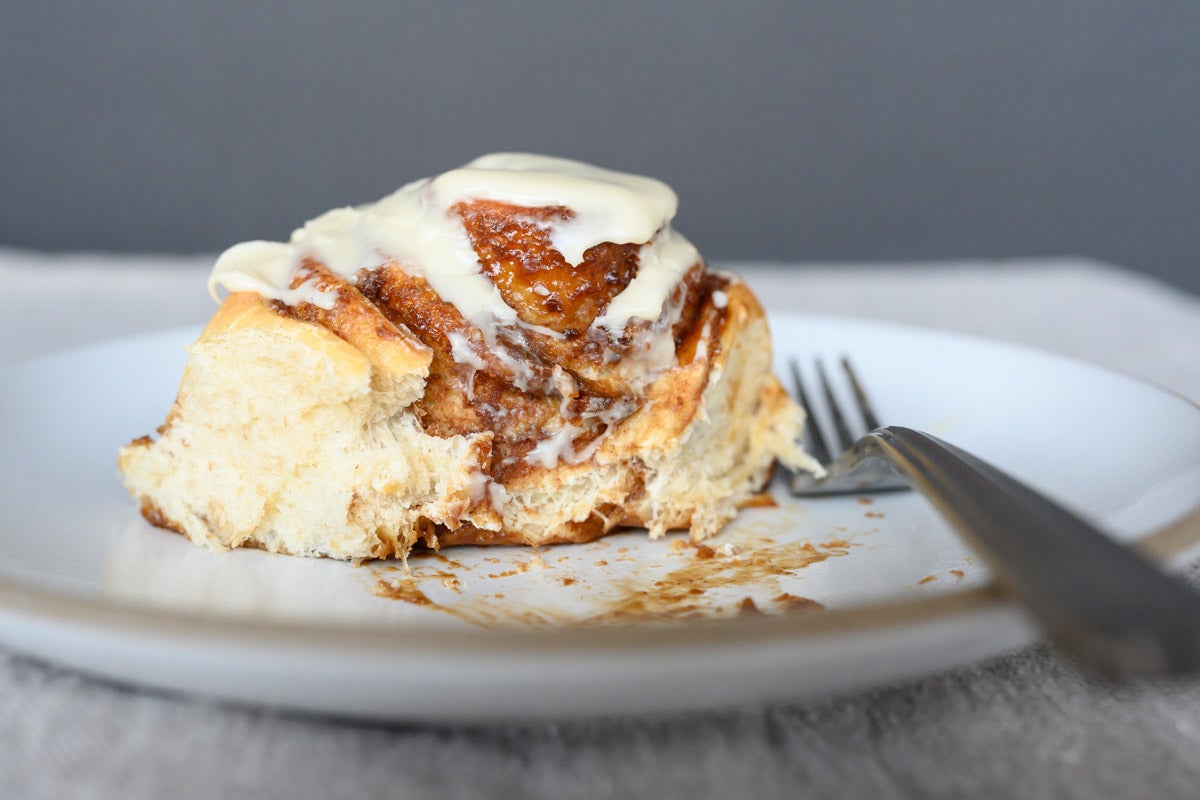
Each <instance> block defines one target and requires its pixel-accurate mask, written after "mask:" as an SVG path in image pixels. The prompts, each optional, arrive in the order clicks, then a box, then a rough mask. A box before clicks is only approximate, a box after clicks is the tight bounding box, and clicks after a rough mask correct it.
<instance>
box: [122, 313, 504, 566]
mask: <svg viewBox="0 0 1200 800" xmlns="http://www.w3.org/2000/svg"><path fill="white" fill-rule="evenodd" d="M417 345H419V343H417ZM413 349H414V350H415V348H413ZM373 355H375V356H376V358H375V359H374V363H373V359H372V358H369V357H368V356H367V355H366V354H364V352H363V351H362V350H360V349H358V348H356V347H354V346H353V345H351V344H349V343H348V342H346V341H345V340H343V339H341V338H339V337H338V336H336V335H334V334H333V333H330V332H329V331H328V330H326V329H325V328H322V327H320V326H319V325H316V324H313V323H309V322H303V321H299V320H295V319H291V318H288V317H285V316H282V315H280V314H279V313H277V312H276V311H275V310H274V309H273V308H271V307H270V306H268V305H266V304H265V303H264V302H263V301H262V300H261V299H259V298H258V297H257V296H256V295H252V294H235V295H232V296H231V297H230V298H229V299H228V300H227V301H226V302H225V304H224V305H223V306H222V308H221V310H220V311H219V312H218V314H217V315H216V316H215V317H214V319H213V321H212V322H211V323H210V324H209V326H208V327H207V328H206V329H205V331H204V333H203V334H202V335H201V337H200V339H199V340H198V341H197V342H196V343H195V344H194V345H192V347H191V349H190V353H189V358H188V365H187V369H186V371H185V374H184V377H183V381H182V383H181V385H180V388H179V395H178V398H177V400H176V402H175V405H174V407H173V408H172V410H171V412H170V415H169V416H168V418H167V422H166V424H165V425H164V426H163V428H161V429H160V435H159V438H158V439H157V440H156V441H154V442H150V441H149V440H148V439H140V440H137V441H135V442H133V443H131V444H130V445H128V446H127V447H125V448H124V449H123V450H122V451H121V455H120V460H119V465H120V468H121V470H122V472H124V473H125V476H126V484H127V486H128V487H129V489H130V492H131V493H132V494H134V495H135V496H136V497H137V498H139V500H140V501H141V502H142V507H143V512H144V513H146V515H147V517H148V518H150V519H151V520H152V521H155V522H157V523H159V524H163V525H165V526H166V527H171V528H173V529H175V530H178V531H180V532H182V533H184V534H185V535H187V536H188V538H190V539H192V540H193V541H195V542H197V543H200V544H205V545H208V546H209V547H211V548H213V549H216V550H224V549H227V548H231V547H239V546H246V545H254V546H259V547H262V548H265V549H267V550H271V551H276V552H284V553H292V554H295V555H307V556H331V557H334V558H360V557H379V556H387V555H391V554H404V553H407V552H408V550H409V549H410V548H411V547H412V545H413V543H414V542H415V540H416V538H417V536H418V535H419V533H420V531H421V530H422V529H427V528H429V527H430V526H431V524H437V523H446V524H460V523H461V522H462V521H473V522H474V523H475V524H479V525H485V526H486V525H493V526H494V525H496V520H497V516H496V514H495V512H493V511H492V510H491V509H490V508H489V507H486V506H481V505H480V504H479V502H478V501H479V500H480V498H481V495H480V492H481V481H480V471H481V470H482V469H485V465H484V464H483V463H482V462H481V454H485V453H486V451H487V441H486V440H487V439H488V438H489V437H490V434H480V435H477V436H473V437H455V438H453V439H439V438H437V437H434V436H429V435H427V434H425V433H424V432H423V431H422V430H421V427H420V426H419V425H418V424H417V421H416V419H415V417H414V416H413V415H412V414H411V413H407V412H405V411H404V409H405V408H407V407H408V406H409V405H410V404H411V403H412V401H413V400H414V399H415V398H416V397H417V396H419V393H420V387H421V386H422V384H423V375H422V371H423V368H421V367H420V364H421V359H414V360H412V361H411V362H410V363H409V366H410V367H411V368H412V369H410V370H409V371H408V372H406V373H403V374H399V375H397V374H394V373H392V372H390V371H388V370H387V369H385V368H384V365H394V363H395V362H397V361H398V360H399V358H398V356H397V354H396V353H394V352H393V353H390V354H389V353H382V352H380V353H374V354H373ZM389 355H390V356H391V357H390V358H389V357H388V356H389ZM424 363H426V364H427V363H428V359H427V358H426V359H425V360H424Z"/></svg>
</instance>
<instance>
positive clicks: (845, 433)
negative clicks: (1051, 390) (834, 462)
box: [816, 358, 854, 453]
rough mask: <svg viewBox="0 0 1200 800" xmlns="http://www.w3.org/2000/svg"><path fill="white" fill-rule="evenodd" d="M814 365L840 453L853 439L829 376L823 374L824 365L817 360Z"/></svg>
mask: <svg viewBox="0 0 1200 800" xmlns="http://www.w3.org/2000/svg"><path fill="white" fill-rule="evenodd" d="M816 365H817V375H818V376H819V377H820V379H821V388H822V389H823V390H824V392H825V402H827V403H828V404H829V416H830V417H831V418H832V419H833V425H834V427H835V428H836V429H837V435H838V438H839V440H840V441H839V442H838V445H837V450H838V452H839V453H840V452H842V451H843V450H845V449H846V448H847V447H849V446H850V445H851V444H852V443H853V442H854V437H853V436H852V435H851V434H850V427H849V426H848V425H847V424H846V416H845V415H844V414H843V413H842V408H841V405H840V404H839V403H838V401H837V398H836V397H834V395H833V386H832V385H830V383H829V376H828V375H826V374H825V364H824V363H823V362H822V361H821V359H819V358H818V359H816Z"/></svg>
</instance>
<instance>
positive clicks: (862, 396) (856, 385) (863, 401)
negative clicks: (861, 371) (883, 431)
mask: <svg viewBox="0 0 1200 800" xmlns="http://www.w3.org/2000/svg"><path fill="white" fill-rule="evenodd" d="M842 369H843V370H845V372H846V377H847V378H849V380H850V388H851V389H852V390H853V391H854V399H855V401H857V403H858V410H859V412H861V413H862V418H863V423H864V424H866V426H867V430H868V431H873V430H875V429H876V428H879V427H882V426H881V425H880V424H879V417H878V416H876V415H875V409H874V407H873V406H872V405H871V400H870V398H868V397H867V390H866V389H864V388H863V385H862V382H861V381H860V380H859V379H858V372H856V371H855V369H854V367H852V366H851V365H850V358H849V357H848V356H842Z"/></svg>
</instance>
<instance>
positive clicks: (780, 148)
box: [0, 0, 1200, 291]
mask: <svg viewBox="0 0 1200 800" xmlns="http://www.w3.org/2000/svg"><path fill="white" fill-rule="evenodd" d="M0 93H2V94H0V101H2V103H0V109H2V111H3V115H4V120H3V125H2V126H0V153H2V155H0V169H2V173H0V181H2V185H0V244H4V245H11V246H22V247H36V248H45V249H71V248H89V249H110V250H112V249H115V250H157V251H183V252H187V251H209V250H217V249H220V248H222V247H224V246H226V245H228V244H231V243H232V242H235V241H239V240H242V239H248V238H284V237H286V236H287V235H288V233H289V231H290V230H291V229H292V228H293V227H295V226H296V225H297V224H299V223H300V222H303V221H304V220H305V219H308V218H309V217H312V216H314V215H316V214H317V213H319V212H321V211H323V210H325V209H327V208H330V207H333V206H336V205H343V204H348V203H356V202H362V201H366V200H372V199H375V198H377V197H379V196H381V195H383V194H385V193H387V192H389V191H391V190H392V189H394V188H395V187H397V186H398V185H400V184H401V183H403V182H405V181H407V180H409V179H412V178H416V177H421V176H424V175H428V174H432V173H434V172H438V171H441V170H443V169H446V168H449V167H452V166H455V165H457V164H460V163H462V162H464V161H467V160H469V159H470V158H472V157H474V156H476V155H479V154H481V153H484V152H488V151H493V150H503V149H522V150H533V151H541V152H547V153H553V154H558V155H564V156H570V157H576V158H582V159H585V160H590V161H594V162H597V163H599V164H602V165H604V166H609V167H613V168H619V169H625V170H630V171H637V172H645V173H648V174H652V175H655V176H657V177H661V178H663V179H664V180H666V181H668V182H669V183H671V184H672V185H673V186H674V187H675V188H676V190H677V191H678V193H679V195H680V197H681V210H680V214H679V218H678V222H677V227H679V228H680V229H681V230H682V231H684V232H685V233H686V234H687V235H688V236H689V237H690V238H692V239H693V240H694V241H695V242H696V243H697V245H698V246H699V247H700V248H701V250H702V251H703V252H704V253H705V254H706V255H708V256H709V258H710V259H712V260H720V259H729V258H739V259H748V258H759V259H779V260H796V259H849V260H854V259H892V260H896V259H926V258H940V257H1005V256H1021V255H1045V254H1076V255H1085V256H1091V257H1096V258H1100V259H1104V260H1108V261H1112V262H1116V263H1119V264H1122V265H1125V266H1129V267H1134V268H1137V269H1140V270H1143V271H1145V272H1147V273H1149V274H1153V275H1157V276H1159V277H1162V278H1164V279H1166V280H1168V281H1170V282H1172V283H1174V284H1176V285H1179V286H1184V287H1186V288H1189V289H1190V290H1192V291H1200V255H1198V254H1200V147H1198V143H1200V136H1198V135H1197V134H1198V133H1200V3H1182V2H1181V3H1162V2H1142V3H1132V2H1130V3H1119V2H1109V1H1104V2H1092V3H1078V4H1076V3H1061V2H1052V3H1044V2H1039V3H987V4H983V3H980V4H964V3H919V4H918V3H905V4H895V5H889V6H884V5H882V4H874V3H861V2H840V3H828V4H826V3H804V4H793V3H737V4H735V3H729V4H722V3H714V2H693V3H658V2H644V3H635V2H625V1H624V0H622V1H620V2H617V1H616V0H612V1H610V2H605V3H592V4H588V5H579V6H575V5H571V4H567V3H540V2H534V1H533V0H521V1H520V2H512V3H508V4H503V3H493V4H479V5H478V6H470V5H455V4H436V5H434V4H431V5H429V6H427V7H415V6H413V7H406V6H401V5H399V4H392V3H338V2H330V1H329V0H325V2H312V0H304V2H293V3H286V4H284V3H281V4H278V5H276V4H267V3H261V4H258V3H255V4H249V3H247V4H241V3H204V4H201V3H183V2H150V0H143V2H132V1H131V0H114V1H113V2H107V3H61V2H47V3H12V2H8V3H5V4H4V6H3V10H2V11H0Z"/></svg>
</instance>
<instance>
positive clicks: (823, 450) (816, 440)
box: [788, 359, 833, 465]
mask: <svg viewBox="0 0 1200 800" xmlns="http://www.w3.org/2000/svg"><path fill="white" fill-rule="evenodd" d="M788 366H789V367H791V370H792V383H794V384H795V386H796V397H797V399H799V400H800V405H802V406H804V411H805V415H804V433H805V435H806V436H807V437H808V441H809V445H810V447H811V448H812V455H813V458H815V459H816V460H817V461H819V462H820V463H821V464H823V465H825V464H829V463H831V462H832V461H833V457H832V456H830V455H829V443H828V442H827V441H826V440H825V433H824V431H822V430H821V428H820V426H819V425H817V418H816V415H815V414H813V404H812V402H811V401H810V400H809V397H808V392H806V391H804V378H803V377H802V376H801V375H800V367H799V365H798V364H797V362H796V360H795V359H792V360H790V361H789V362H788Z"/></svg>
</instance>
